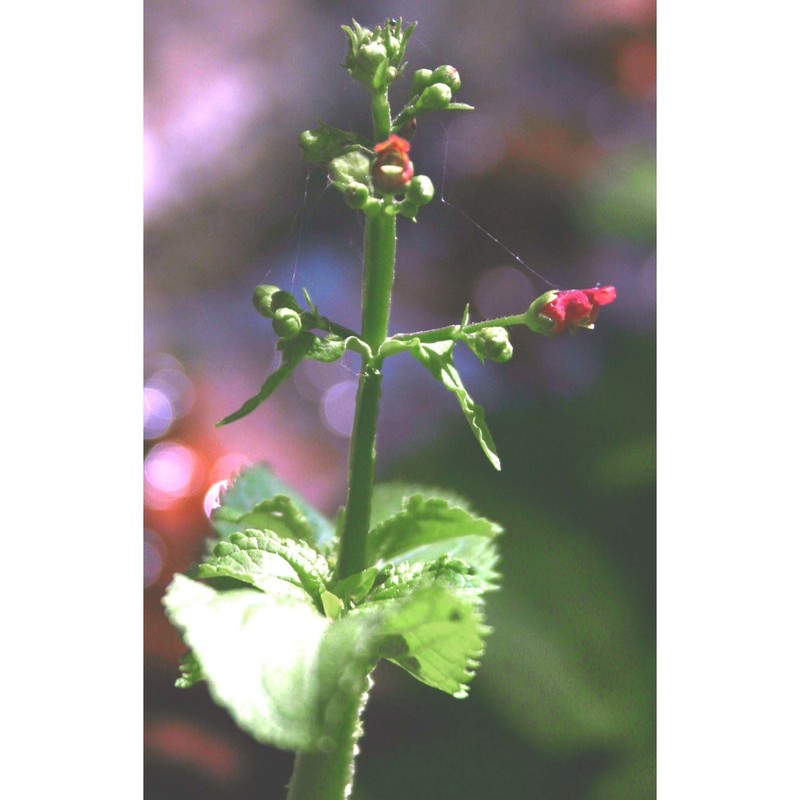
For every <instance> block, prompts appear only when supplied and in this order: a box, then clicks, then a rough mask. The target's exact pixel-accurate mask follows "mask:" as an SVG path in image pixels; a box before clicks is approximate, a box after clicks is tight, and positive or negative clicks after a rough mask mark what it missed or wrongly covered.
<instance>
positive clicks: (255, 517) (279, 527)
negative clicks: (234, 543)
mask: <svg viewBox="0 0 800 800" xmlns="http://www.w3.org/2000/svg"><path fill="white" fill-rule="evenodd" d="M212 518H213V520H214V522H215V523H229V524H231V525H233V526H235V530H238V531H242V530H246V529H247V528H251V529H254V530H269V531H273V532H274V533H277V534H278V535H279V536H289V537H291V538H292V539H298V540H301V541H306V542H309V541H312V542H313V541H314V529H313V528H312V527H311V523H310V522H309V521H308V520H307V519H306V518H305V517H304V516H303V514H302V513H300V510H299V509H298V508H297V506H296V505H295V504H294V503H293V502H292V499H291V498H290V497H287V496H286V495H280V494H279V495H276V496H275V497H273V498H270V499H269V500H262V501H261V502H260V503H256V505H255V506H253V508H252V509H250V510H249V511H247V512H242V511H234V510H233V509H231V508H227V507H226V506H220V507H219V508H216V509H214V511H213V512H212Z"/></svg>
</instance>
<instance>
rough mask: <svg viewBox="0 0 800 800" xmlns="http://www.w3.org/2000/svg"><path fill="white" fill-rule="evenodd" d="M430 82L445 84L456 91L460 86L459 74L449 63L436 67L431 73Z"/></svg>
mask: <svg viewBox="0 0 800 800" xmlns="http://www.w3.org/2000/svg"><path fill="white" fill-rule="evenodd" d="M430 82H431V83H444V84H447V86H449V87H450V89H451V90H452V91H454V92H457V91H458V90H459V89H460V88H461V76H460V75H459V74H458V70H457V69H456V68H455V67H451V66H450V65H449V64H444V65H442V66H441V67H436V69H435V70H434V71H433V73H432V74H431V81H430Z"/></svg>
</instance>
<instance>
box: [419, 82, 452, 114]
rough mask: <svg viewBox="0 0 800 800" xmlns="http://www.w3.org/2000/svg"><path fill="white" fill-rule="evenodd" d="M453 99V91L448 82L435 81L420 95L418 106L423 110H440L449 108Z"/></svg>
mask: <svg viewBox="0 0 800 800" xmlns="http://www.w3.org/2000/svg"><path fill="white" fill-rule="evenodd" d="M452 99H453V92H452V91H451V90H450V87H449V86H448V85H447V84H446V83H434V84H431V85H430V86H429V87H428V88H427V89H425V91H424V92H423V93H422V94H421V95H420V98H419V101H418V102H417V105H416V108H417V109H418V110H422V111H439V110H441V109H443V108H447V106H449V105H450V101H451V100H452Z"/></svg>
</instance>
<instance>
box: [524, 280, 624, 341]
mask: <svg viewBox="0 0 800 800" xmlns="http://www.w3.org/2000/svg"><path fill="white" fill-rule="evenodd" d="M548 295H549V296H548V297H547V302H545V303H544V304H543V305H541V306H539V307H538V308H537V309H536V311H537V312H538V314H540V315H543V316H545V317H547V318H548V319H549V320H550V324H549V328H548V330H547V331H543V332H545V333H547V335H548V336H557V335H558V334H559V333H564V332H565V331H575V330H577V329H578V328H593V327H594V322H595V320H596V319H597V315H598V314H599V313H600V306H606V305H608V304H609V303H613V302H614V300H616V298H617V290H616V289H615V288H614V287H613V286H602V287H598V288H596V289H568V290H566V291H563V292H548Z"/></svg>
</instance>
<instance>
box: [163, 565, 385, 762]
mask: <svg viewBox="0 0 800 800" xmlns="http://www.w3.org/2000/svg"><path fill="white" fill-rule="evenodd" d="M164 604H165V606H166V608H167V613H168V615H169V618H170V620H171V621H172V623H173V624H174V625H175V626H176V627H178V628H179V629H180V630H181V632H182V633H183V636H184V639H185V641H186V643H187V644H188V645H189V647H190V648H191V649H192V651H193V653H194V657H195V658H196V660H197V662H198V663H199V664H200V665H201V666H202V670H203V673H204V674H205V676H206V679H207V681H208V686H209V691H210V693H211V696H212V697H213V698H214V700H215V701H216V702H217V703H219V704H220V705H222V706H224V707H225V708H227V709H228V711H229V712H230V713H231V715H232V716H233V718H234V720H235V721H236V722H237V724H238V725H240V726H241V727H242V728H243V729H244V730H245V731H247V732H248V733H249V734H250V735H252V736H253V737H254V738H256V739H257V740H258V741H260V742H265V743H267V744H272V745H275V746H276V747H280V748H284V749H287V750H299V751H318V750H324V749H326V748H328V747H329V746H330V745H331V739H330V737H331V735H332V733H333V731H335V730H336V726H337V724H338V723H339V717H340V714H341V713H342V709H343V708H345V707H346V706H347V705H348V704H352V703H353V702H354V701H358V699H359V698H360V697H361V696H362V695H363V694H364V692H365V691H366V689H367V686H368V679H367V676H368V674H369V671H370V670H371V669H372V667H373V666H374V664H375V662H376V660H377V658H378V654H377V650H376V646H377V643H378V641H379V640H378V637H377V624H378V623H379V622H380V621H381V620H380V619H379V618H377V617H375V618H367V617H362V618H356V617H354V616H353V615H348V616H347V617H345V618H343V619H341V620H338V621H337V622H335V623H332V622H330V621H329V620H328V619H326V618H325V617H324V616H322V615H321V614H319V613H318V612H317V610H316V609H315V607H314V604H313V603H312V602H311V599H310V598H306V599H305V600H301V599H299V598H295V597H286V596H280V597H276V596H274V595H271V594H266V593H264V592H260V591H257V590H255V589H235V590H229V591H217V590H216V589H214V588H212V587H210V586H206V585H204V584H202V583H199V582H197V581H194V580H192V579H190V578H187V577H185V576H183V575H176V576H175V578H174V579H173V581H172V583H171V584H170V586H169V587H168V589H167V593H166V595H165V598H164Z"/></svg>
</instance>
